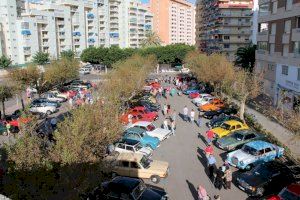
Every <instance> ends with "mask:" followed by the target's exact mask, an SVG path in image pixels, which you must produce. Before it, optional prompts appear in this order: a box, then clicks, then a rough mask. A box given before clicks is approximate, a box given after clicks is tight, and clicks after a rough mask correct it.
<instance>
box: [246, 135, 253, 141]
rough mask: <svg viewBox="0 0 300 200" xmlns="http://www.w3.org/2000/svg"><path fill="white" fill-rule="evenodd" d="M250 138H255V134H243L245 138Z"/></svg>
mask: <svg viewBox="0 0 300 200" xmlns="http://www.w3.org/2000/svg"><path fill="white" fill-rule="evenodd" d="M252 138H255V134H249V135H246V136H245V140H250V139H252Z"/></svg>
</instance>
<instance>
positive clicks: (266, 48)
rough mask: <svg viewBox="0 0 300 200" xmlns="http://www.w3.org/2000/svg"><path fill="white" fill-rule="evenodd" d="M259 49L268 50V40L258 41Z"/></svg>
mask: <svg viewBox="0 0 300 200" xmlns="http://www.w3.org/2000/svg"><path fill="white" fill-rule="evenodd" d="M257 46H258V48H257V49H258V50H264V51H267V50H268V43H267V42H257Z"/></svg>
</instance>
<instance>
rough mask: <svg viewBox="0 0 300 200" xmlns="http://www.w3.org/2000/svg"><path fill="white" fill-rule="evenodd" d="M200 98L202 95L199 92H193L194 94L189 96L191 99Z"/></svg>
mask: <svg viewBox="0 0 300 200" xmlns="http://www.w3.org/2000/svg"><path fill="white" fill-rule="evenodd" d="M199 96H200V94H199V93H198V92H193V93H190V94H189V98H191V99H195V98H197V97H199Z"/></svg>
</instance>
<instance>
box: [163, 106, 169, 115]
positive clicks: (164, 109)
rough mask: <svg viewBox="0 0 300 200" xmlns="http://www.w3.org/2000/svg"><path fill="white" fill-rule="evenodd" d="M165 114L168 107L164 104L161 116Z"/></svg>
mask: <svg viewBox="0 0 300 200" xmlns="http://www.w3.org/2000/svg"><path fill="white" fill-rule="evenodd" d="M167 112H168V106H167V104H164V106H163V115H164V116H165V115H167Z"/></svg>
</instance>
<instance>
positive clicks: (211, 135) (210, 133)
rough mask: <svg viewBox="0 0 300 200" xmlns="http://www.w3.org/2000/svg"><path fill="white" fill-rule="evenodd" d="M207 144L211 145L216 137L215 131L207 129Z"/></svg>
mask: <svg viewBox="0 0 300 200" xmlns="http://www.w3.org/2000/svg"><path fill="white" fill-rule="evenodd" d="M206 138H207V139H206V141H207V145H210V144H211V143H212V141H213V139H214V132H213V131H212V130H208V131H206Z"/></svg>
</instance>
